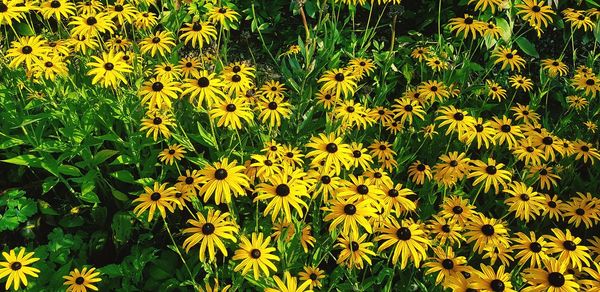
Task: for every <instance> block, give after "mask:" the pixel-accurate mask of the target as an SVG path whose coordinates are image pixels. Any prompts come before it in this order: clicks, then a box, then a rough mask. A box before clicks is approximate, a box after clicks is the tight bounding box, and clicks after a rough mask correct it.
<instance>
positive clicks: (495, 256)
mask: <svg viewBox="0 0 600 292" xmlns="http://www.w3.org/2000/svg"><path fill="white" fill-rule="evenodd" d="M511 254H512V249H511V248H510V247H507V246H504V245H488V246H486V247H484V248H483V256H482V259H483V260H489V263H490V265H492V266H493V265H494V264H495V263H496V261H498V260H500V263H501V264H502V265H504V266H510V264H511V263H512V262H513V261H514V258H513V257H512V255H511Z"/></svg>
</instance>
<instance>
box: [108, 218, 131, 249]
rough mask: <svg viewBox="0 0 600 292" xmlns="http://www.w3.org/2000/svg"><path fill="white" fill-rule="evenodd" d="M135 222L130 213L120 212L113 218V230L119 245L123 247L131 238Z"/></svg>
mask: <svg viewBox="0 0 600 292" xmlns="http://www.w3.org/2000/svg"><path fill="white" fill-rule="evenodd" d="M132 224H133V220H132V218H131V215H130V213H129V212H118V213H117V214H115V215H114V216H113V220H112V224H111V228H112V231H113V238H114V240H115V242H116V243H117V244H120V245H123V244H125V243H127V241H129V238H130V237H131V231H132Z"/></svg>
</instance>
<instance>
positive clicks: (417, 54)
mask: <svg viewBox="0 0 600 292" xmlns="http://www.w3.org/2000/svg"><path fill="white" fill-rule="evenodd" d="M428 54H429V48H426V47H417V48H415V49H413V50H412V52H411V53H410V56H411V57H413V58H415V59H417V60H419V61H423V60H424V59H425V58H426V57H427V55H428Z"/></svg>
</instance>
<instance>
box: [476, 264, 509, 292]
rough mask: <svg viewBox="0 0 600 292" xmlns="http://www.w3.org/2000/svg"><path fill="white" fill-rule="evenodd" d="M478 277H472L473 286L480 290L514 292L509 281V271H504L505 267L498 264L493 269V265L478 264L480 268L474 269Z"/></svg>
mask: <svg viewBox="0 0 600 292" xmlns="http://www.w3.org/2000/svg"><path fill="white" fill-rule="evenodd" d="M476 273H477V275H478V277H476V278H475V279H473V281H474V285H473V286H474V287H475V288H477V289H481V291H493V292H500V291H503V292H516V290H514V289H513V286H512V283H511V281H510V273H507V272H506V267H505V266H504V265H500V267H499V268H498V269H497V270H495V269H494V267H493V266H486V265H484V264H481V265H480V270H478V271H476Z"/></svg>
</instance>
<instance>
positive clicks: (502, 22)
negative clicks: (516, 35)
mask: <svg viewBox="0 0 600 292" xmlns="http://www.w3.org/2000/svg"><path fill="white" fill-rule="evenodd" d="M496 25H497V26H498V27H499V28H500V36H501V37H502V39H503V40H504V41H505V42H508V41H510V37H511V35H512V28H511V27H510V25H509V24H508V21H506V19H504V18H503V17H497V18H496Z"/></svg>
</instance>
